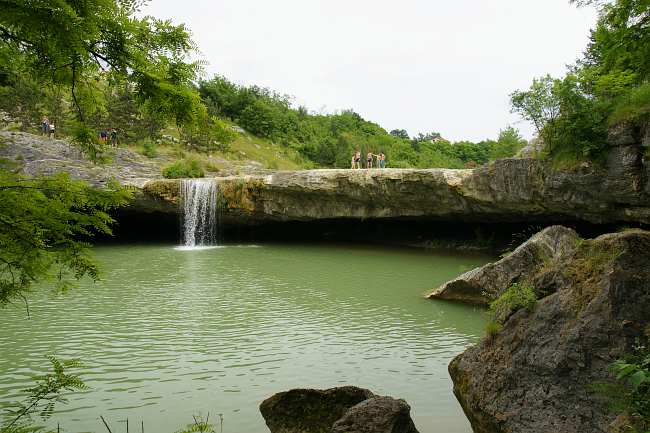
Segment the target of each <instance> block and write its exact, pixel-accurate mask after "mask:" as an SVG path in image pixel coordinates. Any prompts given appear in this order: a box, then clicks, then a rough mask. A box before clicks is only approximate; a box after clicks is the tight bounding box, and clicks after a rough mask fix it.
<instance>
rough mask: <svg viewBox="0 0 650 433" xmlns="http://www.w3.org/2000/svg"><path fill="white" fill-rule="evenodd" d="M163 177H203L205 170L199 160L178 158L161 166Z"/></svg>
mask: <svg viewBox="0 0 650 433" xmlns="http://www.w3.org/2000/svg"><path fill="white" fill-rule="evenodd" d="M162 175H163V177H165V178H167V179H180V178H183V177H192V178H194V177H204V176H205V172H204V171H203V167H202V166H201V162H200V161H199V160H197V159H192V158H189V159H180V160H178V161H176V162H175V163H173V164H171V165H168V166H167V167H165V168H163V171H162Z"/></svg>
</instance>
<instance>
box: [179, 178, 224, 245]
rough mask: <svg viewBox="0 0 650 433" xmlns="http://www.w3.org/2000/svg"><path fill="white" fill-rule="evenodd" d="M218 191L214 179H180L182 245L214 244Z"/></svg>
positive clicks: (216, 228) (216, 232) (216, 233)
mask: <svg viewBox="0 0 650 433" xmlns="http://www.w3.org/2000/svg"><path fill="white" fill-rule="evenodd" d="M218 192H219V187H218V185H217V182H216V181H215V180H214V179H183V180H181V196H180V205H181V206H182V208H183V213H182V224H181V227H182V232H183V246H184V247H196V246H211V245H216V243H217V235H218V225H219V219H220V218H219V216H220V215H219V214H220V212H219V203H218V202H219V200H218Z"/></svg>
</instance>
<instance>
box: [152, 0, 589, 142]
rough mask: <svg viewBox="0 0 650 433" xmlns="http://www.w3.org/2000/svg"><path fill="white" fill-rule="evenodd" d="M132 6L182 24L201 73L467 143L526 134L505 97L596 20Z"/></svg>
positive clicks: (378, 7)
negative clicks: (512, 131) (516, 131)
mask: <svg viewBox="0 0 650 433" xmlns="http://www.w3.org/2000/svg"><path fill="white" fill-rule="evenodd" d="M143 12H145V13H146V14H150V15H154V16H156V17H159V18H171V19H172V20H173V21H174V22H175V23H180V22H184V23H186V24H187V25H188V27H189V28H190V29H191V30H192V33H193V38H194V40H195V41H196V42H197V44H198V45H199V47H200V50H201V53H202V58H203V59H204V60H206V61H207V62H208V63H209V65H208V66H207V68H206V69H207V73H208V75H209V76H211V75H213V74H214V73H219V74H221V75H224V76H226V77H228V78H229V79H230V80H232V81H235V82H237V83H240V84H258V85H261V86H266V87H270V88H272V89H274V90H277V91H279V92H281V93H287V94H290V95H292V96H294V97H295V103H296V104H302V105H306V106H307V107H308V108H309V109H310V110H313V111H319V112H320V111H323V112H328V113H329V112H333V111H336V110H341V109H347V108H352V109H354V110H355V111H356V112H358V113H359V114H361V115H362V116H363V117H364V118H366V119H368V120H371V121H374V122H377V123H379V124H380V125H381V126H382V127H384V128H386V129H387V130H391V129H394V128H403V129H406V130H407V131H408V132H409V133H410V134H411V135H414V134H416V133H417V132H428V131H438V132H441V133H442V135H443V136H444V137H445V138H448V139H451V140H461V139H468V140H476V141H478V140H481V139H484V138H489V137H495V136H496V135H497V134H498V132H499V130H500V129H501V128H503V127H504V126H506V125H507V124H512V125H514V126H516V127H518V128H520V130H521V131H522V133H523V134H524V136H525V137H526V138H530V136H531V135H532V129H531V128H530V126H529V125H527V124H525V123H522V122H520V121H519V120H518V119H517V117H516V116H514V115H512V114H510V109H509V98H508V95H509V94H510V93H511V92H512V91H514V90H516V89H518V88H526V87H528V86H529V84H530V82H531V80H532V78H533V77H537V76H540V75H544V74H546V73H551V74H552V75H561V74H562V73H563V72H564V71H565V66H566V65H567V64H570V63H573V62H574V61H575V60H576V59H577V58H578V57H579V56H580V54H581V52H582V51H583V49H584V48H585V47H586V45H587V41H588V36H589V29H590V28H591V27H592V26H593V24H594V23H595V20H596V12H595V11H594V10H593V9H592V8H583V9H577V8H575V7H574V6H572V5H570V4H569V2H568V0H490V1H488V0H444V1H443V0H401V1H387V0H273V1H269V0H184V1H181V0H151V2H150V3H149V5H148V6H147V7H146V8H145V10H144V11H143Z"/></svg>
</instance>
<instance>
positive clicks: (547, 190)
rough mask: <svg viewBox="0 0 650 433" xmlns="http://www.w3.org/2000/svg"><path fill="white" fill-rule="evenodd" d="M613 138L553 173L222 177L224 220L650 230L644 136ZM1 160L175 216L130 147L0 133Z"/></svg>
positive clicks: (510, 169) (511, 162)
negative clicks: (114, 192) (565, 224)
mask: <svg viewBox="0 0 650 433" xmlns="http://www.w3.org/2000/svg"><path fill="white" fill-rule="evenodd" d="M619 135H621V136H615V137H613V138H612V143H614V144H615V145H613V147H612V150H611V152H610V157H609V160H608V162H607V164H606V165H605V166H604V167H600V166H595V165H593V164H588V163H584V164H582V165H580V166H579V167H575V168H573V169H571V170H559V169H555V168H554V167H553V166H552V165H551V164H550V163H549V162H548V161H544V160H539V159H518V158H512V159H503V160H499V161H496V162H494V163H492V164H489V165H486V166H482V167H479V168H476V169H466V170H448V169H427V170H417V169H384V170H377V169H374V170H308V171H276V172H265V173H258V174H250V175H246V176H229V177H219V178H216V179H217V181H218V182H219V183H220V186H221V191H222V195H223V198H224V200H225V204H226V206H225V211H224V222H226V223H228V224H239V225H250V224H259V223H264V222H276V221H313V220H330V219H368V218H377V219H382V218H383V219H409V218H415V219H422V220H430V221H435V220H441V221H442V220H444V221H467V222H529V221H531V220H536V221H545V222H552V221H568V220H583V221H589V222H592V223H616V222H622V223H624V222H630V223H645V224H650V182H648V177H649V176H650V164H648V163H646V162H644V159H643V154H644V151H643V146H642V142H641V141H640V140H641V139H640V138H638V137H636V136H635V135H630V134H627V133H626V132H625V130H623V132H621V134H619ZM0 157H2V158H6V159H9V160H13V161H14V162H16V163H17V164H19V165H20V166H22V170H23V171H24V172H25V173H28V174H50V173H54V172H60V171H65V172H69V173H70V174H71V175H72V176H73V177H75V178H79V179H84V180H88V181H89V182H91V183H94V184H97V185H101V184H104V183H105V182H106V181H108V180H109V179H116V180H118V181H120V182H122V183H123V184H125V185H129V186H132V187H134V188H136V189H137V190H138V193H137V194H136V199H135V201H134V202H133V204H132V206H131V210H132V211H134V212H163V213H169V214H174V213H176V212H178V210H177V208H178V207H177V201H178V192H179V181H178V180H164V179H160V165H159V164H157V163H153V162H151V161H149V160H147V159H146V158H144V157H143V156H140V155H137V154H135V153H133V152H130V151H129V150H128V149H116V150H114V151H112V154H111V158H112V162H111V163H110V164H107V165H103V166H99V165H94V164H92V163H91V162H89V161H87V160H86V159H85V158H84V157H83V155H82V154H81V153H80V152H79V151H78V150H76V149H75V148H74V147H73V146H71V145H70V144H68V143H66V142H65V141H61V140H48V139H43V138H40V137H38V136H34V135H31V134H25V133H12V132H7V131H0Z"/></svg>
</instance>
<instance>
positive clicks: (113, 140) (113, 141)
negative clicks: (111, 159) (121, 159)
mask: <svg viewBox="0 0 650 433" xmlns="http://www.w3.org/2000/svg"><path fill="white" fill-rule="evenodd" d="M111 147H117V130H116V129H115V128H113V130H112V131H111Z"/></svg>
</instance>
